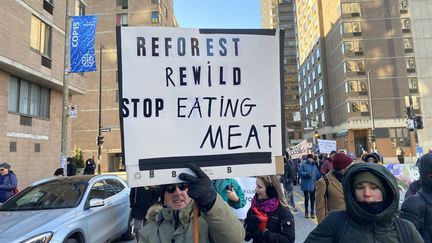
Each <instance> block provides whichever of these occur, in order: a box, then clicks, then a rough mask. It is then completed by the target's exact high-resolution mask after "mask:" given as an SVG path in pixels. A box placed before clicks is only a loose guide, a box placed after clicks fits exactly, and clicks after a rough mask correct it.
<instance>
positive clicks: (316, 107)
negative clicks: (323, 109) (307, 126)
mask: <svg viewBox="0 0 432 243" xmlns="http://www.w3.org/2000/svg"><path fill="white" fill-rule="evenodd" d="M318 107H319V106H318V99H316V100H315V111H316V110H317V109H318Z"/></svg>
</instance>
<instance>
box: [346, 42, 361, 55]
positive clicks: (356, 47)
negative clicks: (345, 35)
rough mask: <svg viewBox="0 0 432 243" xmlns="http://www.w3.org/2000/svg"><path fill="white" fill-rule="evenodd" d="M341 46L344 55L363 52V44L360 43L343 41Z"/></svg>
mask: <svg viewBox="0 0 432 243" xmlns="http://www.w3.org/2000/svg"><path fill="white" fill-rule="evenodd" d="M343 45H344V48H343V51H344V53H355V52H361V51H363V42H361V41H345V42H344V43H343Z"/></svg>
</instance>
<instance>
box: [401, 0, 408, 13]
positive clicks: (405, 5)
mask: <svg viewBox="0 0 432 243" xmlns="http://www.w3.org/2000/svg"><path fill="white" fill-rule="evenodd" d="M399 3H400V12H401V13H407V12H408V0H399Z"/></svg>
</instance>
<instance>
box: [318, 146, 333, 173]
mask: <svg viewBox="0 0 432 243" xmlns="http://www.w3.org/2000/svg"><path fill="white" fill-rule="evenodd" d="M335 154H336V151H334V150H333V151H331V152H330V155H329V156H328V157H325V158H324V162H323V163H322V165H321V167H320V173H321V175H326V174H327V173H329V172H330V170H331V169H332V168H333V163H332V159H333V156H334V155H335Z"/></svg>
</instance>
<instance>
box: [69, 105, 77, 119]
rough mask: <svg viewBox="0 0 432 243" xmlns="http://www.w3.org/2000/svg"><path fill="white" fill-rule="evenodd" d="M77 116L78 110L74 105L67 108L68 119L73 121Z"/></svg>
mask: <svg viewBox="0 0 432 243" xmlns="http://www.w3.org/2000/svg"><path fill="white" fill-rule="evenodd" d="M77 115H78V108H77V107H76V105H73V104H72V105H70V106H69V117H70V118H73V119H75V118H77Z"/></svg>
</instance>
